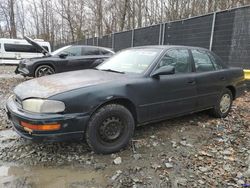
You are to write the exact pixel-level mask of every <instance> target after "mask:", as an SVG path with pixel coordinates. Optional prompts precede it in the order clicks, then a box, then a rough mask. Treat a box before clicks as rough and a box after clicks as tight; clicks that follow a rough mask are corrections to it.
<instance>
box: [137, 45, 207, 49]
mask: <svg viewBox="0 0 250 188" xmlns="http://www.w3.org/2000/svg"><path fill="white" fill-rule="evenodd" d="M133 48H135V49H147V48H148V49H149V48H150V49H170V48H186V49H202V50H208V49H206V48H201V47H195V46H184V45H148V46H137V47H133Z"/></svg>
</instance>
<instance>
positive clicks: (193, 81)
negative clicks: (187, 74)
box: [187, 80, 195, 85]
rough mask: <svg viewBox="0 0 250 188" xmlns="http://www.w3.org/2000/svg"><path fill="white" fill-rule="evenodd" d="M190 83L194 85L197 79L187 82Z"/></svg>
mask: <svg viewBox="0 0 250 188" xmlns="http://www.w3.org/2000/svg"><path fill="white" fill-rule="evenodd" d="M187 83H188V84H192V85H194V84H195V80H188V82H187Z"/></svg>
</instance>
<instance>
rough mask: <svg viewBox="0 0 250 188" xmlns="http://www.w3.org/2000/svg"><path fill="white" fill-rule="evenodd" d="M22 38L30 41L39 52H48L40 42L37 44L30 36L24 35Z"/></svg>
mask: <svg viewBox="0 0 250 188" xmlns="http://www.w3.org/2000/svg"><path fill="white" fill-rule="evenodd" d="M24 39H25V40H26V41H27V42H28V43H30V44H31V45H32V46H34V47H35V48H36V49H37V50H38V51H39V52H40V53H43V55H46V54H47V55H48V54H49V52H48V51H47V50H46V49H45V48H44V47H42V46H41V45H40V44H38V43H37V42H35V41H34V40H32V39H31V38H29V37H26V36H25V37H24Z"/></svg>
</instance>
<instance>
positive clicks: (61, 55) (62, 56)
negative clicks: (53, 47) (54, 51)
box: [59, 52, 69, 59]
mask: <svg viewBox="0 0 250 188" xmlns="http://www.w3.org/2000/svg"><path fill="white" fill-rule="evenodd" d="M68 55H69V54H67V53H64V52H63V53H61V54H60V55H59V57H60V58H62V59H64V58H66V57H67V56H68Z"/></svg>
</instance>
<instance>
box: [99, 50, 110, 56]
mask: <svg viewBox="0 0 250 188" xmlns="http://www.w3.org/2000/svg"><path fill="white" fill-rule="evenodd" d="M100 53H101V54H102V55H112V54H113V53H112V52H110V51H108V50H105V49H100Z"/></svg>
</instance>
